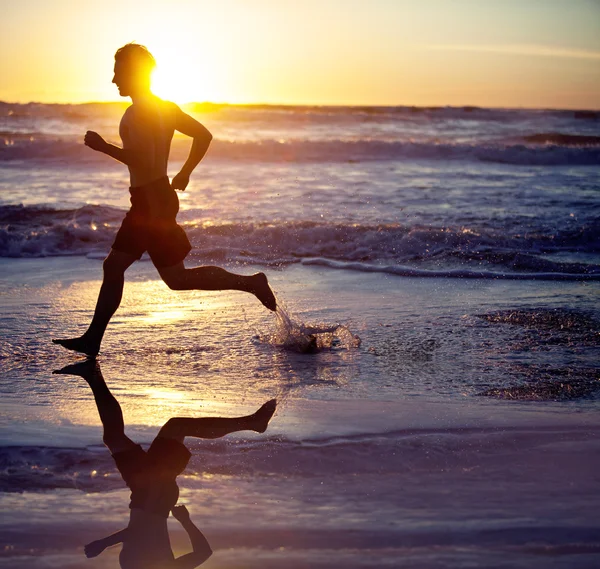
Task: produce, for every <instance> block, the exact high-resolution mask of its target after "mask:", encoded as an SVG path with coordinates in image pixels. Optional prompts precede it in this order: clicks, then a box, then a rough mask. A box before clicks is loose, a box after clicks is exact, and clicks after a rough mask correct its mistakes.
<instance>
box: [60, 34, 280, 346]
mask: <svg viewBox="0 0 600 569" xmlns="http://www.w3.org/2000/svg"><path fill="white" fill-rule="evenodd" d="M154 66H155V61H154V57H153V56H152V54H151V53H150V52H149V51H148V50H147V49H146V48H145V47H144V46H141V45H138V44H134V43H130V44H127V45H125V46H123V47H122V48H120V49H119V50H117V52H116V54H115V68H114V77H113V83H115V84H116V85H117V87H118V89H119V94H120V95H121V96H123V97H131V100H132V105H131V106H130V107H129V108H128V109H127V110H126V111H125V114H124V115H123V118H122V119H121V124H120V125H119V134H120V136H121V139H122V141H123V148H119V147H117V146H114V145H112V144H109V143H108V142H106V141H105V140H104V139H103V138H102V137H101V136H100V135H99V134H98V133H96V132H93V131H88V132H87V133H86V135H85V139H84V142H85V144H86V146H89V147H90V148H91V149H92V150H96V151H98V152H103V153H104V154H107V155H108V156H111V157H112V158H115V159H116V160H118V161H119V162H122V163H123V164H125V165H127V167H128V168H129V176H130V183H131V187H130V189H129V191H130V193H131V209H130V210H129V212H128V213H127V215H126V216H125V219H124V220H123V223H122V225H121V228H120V229H119V231H118V233H117V236H116V238H115V241H114V243H113V245H112V249H111V251H110V253H109V254H108V256H107V257H106V259H105V260H104V265H103V271H104V278H103V281H102V286H101V288H100V294H99V296H98V301H97V303H96V309H95V312H94V317H93V319H92V322H91V324H90V326H89V328H88V329H87V331H86V332H85V333H84V334H83V335H82V336H81V337H79V338H70V339H59V340H52V341H53V342H54V343H55V344H60V345H61V346H63V347H65V348H67V349H69V350H75V351H77V352H81V353H83V354H86V355H87V356H90V357H95V356H96V355H97V354H98V352H99V351H100V344H101V343H102V338H103V336H104V332H105V331H106V327H107V326H108V323H109V321H110V319H111V318H112V316H113V314H114V313H115V312H116V310H117V308H118V307H119V304H120V303H121V298H122V296H123V286H124V282H125V271H126V270H127V269H128V268H129V267H130V266H131V265H132V264H133V263H134V262H135V261H136V260H138V259H139V258H140V257H141V256H142V254H143V253H144V251H148V253H149V255H150V258H151V259H152V262H153V263H154V266H155V267H156V268H157V270H158V272H159V274H160V276H161V277H162V279H163V281H164V282H165V283H166V284H167V286H168V287H169V288H171V289H173V290H240V291H245V292H249V293H252V294H254V295H255V296H256V297H257V298H258V299H259V300H260V301H261V302H262V303H263V304H264V305H265V306H266V307H267V308H268V309H269V310H275V309H276V308H277V304H276V300H275V296H274V295H273V292H272V291H271V288H270V287H269V284H268V281H267V277H266V276H265V275H264V273H256V274H254V275H249V276H244V275H237V274H234V273H230V272H228V271H226V270H225V269H222V268H220V267H212V266H205V267H196V268H193V269H186V268H185V265H184V259H185V257H186V256H187V254H188V253H189V252H190V250H191V248H192V247H191V245H190V242H189V240H188V238H187V236H186V234H185V232H184V230H183V229H182V228H181V227H180V226H179V225H178V224H177V221H176V219H175V218H176V215H177V212H178V211H179V199H178V198H177V194H176V193H175V190H180V191H184V190H185V189H186V187H187V185H188V183H189V180H190V174H191V173H192V171H193V170H194V168H195V167H196V166H197V165H198V163H199V162H200V160H202V158H203V157H204V155H205V154H206V151H207V150H208V147H209V145H210V141H211V140H212V135H211V134H210V132H209V131H208V130H207V129H206V128H205V127H204V126H203V125H202V124H200V123H199V122H198V121H196V120H195V119H194V118H192V117H191V116H189V115H187V114H186V113H184V112H183V111H182V110H181V109H180V108H179V107H178V106H177V105H176V104H174V103H171V102H168V101H163V100H161V99H159V98H158V97H157V96H155V95H154V94H153V93H152V91H151V90H150V76H151V73H152V70H153V69H154ZM176 130H177V131H178V132H182V133H183V134H185V135H187V136H190V137H192V138H193V144H192V148H191V150H190V154H189V156H188V159H187V160H186V162H185V164H184V165H183V167H182V168H181V171H180V172H179V173H178V174H177V175H176V176H175V177H174V178H173V181H172V182H169V178H168V177H167V162H168V159H169V151H170V148H171V140H172V138H173V134H174V131H176Z"/></svg>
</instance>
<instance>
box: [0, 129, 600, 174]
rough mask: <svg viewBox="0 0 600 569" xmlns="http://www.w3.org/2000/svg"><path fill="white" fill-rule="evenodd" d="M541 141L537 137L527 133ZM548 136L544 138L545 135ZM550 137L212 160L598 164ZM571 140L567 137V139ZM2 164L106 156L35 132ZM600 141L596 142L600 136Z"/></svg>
mask: <svg viewBox="0 0 600 569" xmlns="http://www.w3.org/2000/svg"><path fill="white" fill-rule="evenodd" d="M531 136H534V137H539V136H541V135H531ZM544 136H548V135H544ZM553 136H555V139H554V142H553V141H552V140H553V139H548V140H547V142H548V144H544V145H541V144H539V142H540V140H538V139H535V141H533V142H535V144H534V143H533V142H531V141H530V142H531V144H500V143H479V144H467V143H448V142H436V141H434V142H414V141H410V140H408V141H385V140H377V139H373V140H369V139H362V140H314V141H313V140H294V139H287V140H259V141H244V140H242V141H229V140H218V139H216V140H214V141H213V143H212V145H211V148H210V151H209V155H210V159H211V160H212V159H221V160H236V161H239V160H244V161H246V160H248V161H253V162H290V163H299V162H300V163H305V162H361V161H392V160H394V161H396V160H397V161H402V160H467V161H480V162H497V163H503V164H514V165H522V166H527V165H534V166H536V165H537V166H560V165H573V166H578V165H579V166H586V165H590V166H591V165H597V164H598V163H600V148H599V147H598V146H600V145H599V144H598V143H597V142H593V143H591V142H589V140H592V139H593V140H596V139H597V138H598V137H594V136H579V137H576V139H577V140H579V141H580V142H579V143H575V142H574V140H575V138H572V137H571V138H568V139H567V138H565V137H566V136H567V135H560V136H561V137H563V138H562V139H561V140H563V142H562V143H560V144H559V143H557V141H558V139H556V135H553ZM570 136H571V135H570ZM3 138H4V141H3V142H4V144H1V143H0V162H7V161H24V160H41V161H59V162H62V161H67V160H76V161H77V162H78V163H100V162H102V161H104V160H105V157H104V156H102V155H101V154H100V153H97V152H91V151H90V150H89V149H88V148H86V147H85V146H84V145H83V143H82V141H81V140H80V138H81V137H74V136H73V137H63V138H51V137H48V136H42V135H39V134H31V135H27V136H25V135H8V134H5V135H4V137H3ZM583 140H588V142H587V143H583V142H581V141H583ZM599 140H600V138H599ZM188 151H189V144H188V143H187V141H185V140H178V139H175V140H174V141H173V146H172V152H171V157H172V159H174V160H184V159H185V158H186V156H187V153H188Z"/></svg>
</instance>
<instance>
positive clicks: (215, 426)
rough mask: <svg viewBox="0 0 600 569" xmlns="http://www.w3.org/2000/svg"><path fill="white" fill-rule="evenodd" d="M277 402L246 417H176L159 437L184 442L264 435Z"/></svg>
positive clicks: (163, 428)
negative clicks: (251, 433) (240, 434)
mask: <svg viewBox="0 0 600 569" xmlns="http://www.w3.org/2000/svg"><path fill="white" fill-rule="evenodd" d="M276 408H277V401H276V400H275V399H271V400H270V401H267V402H266V403H265V404H264V405H263V406H262V407H261V408H260V409H259V410H258V411H256V413H253V414H252V415H246V416H244V417H235V418H223V417H200V418H187V417H174V418H172V419H169V420H168V421H167V422H166V423H165V425H164V426H163V427H162V429H161V430H160V432H159V433H158V436H159V437H164V438H168V439H175V440H178V441H179V442H183V439H184V438H185V437H197V438H200V439H219V438H221V437H224V436H225V435H229V434H230V433H237V432H239V431H254V432H256V433H264V432H265V431H266V430H267V426H268V424H269V421H270V420H271V418H272V417H273V414H274V413H275V409H276Z"/></svg>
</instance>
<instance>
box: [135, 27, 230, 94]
mask: <svg viewBox="0 0 600 569" xmlns="http://www.w3.org/2000/svg"><path fill="white" fill-rule="evenodd" d="M159 27H160V26H159ZM149 37H151V38H152V40H151V41H150V42H148V44H147V45H146V47H147V48H148V49H149V50H150V52H151V53H152V54H153V55H154V57H155V59H156V69H155V70H154V73H153V76H152V90H153V92H154V93H155V94H156V95H158V96H159V97H161V98H163V99H167V100H171V101H174V102H175V103H178V104H184V103H191V102H202V101H225V100H226V99H227V89H226V86H227V85H226V83H227V80H226V78H227V76H228V74H229V71H228V66H227V63H226V57H225V56H226V54H224V53H223V52H222V51H216V50H211V49H210V48H209V46H210V44H211V37H210V35H207V34H206V33H203V35H202V37H201V38H198V37H197V35H196V34H193V33H191V32H190V31H186V30H181V26H179V28H178V29H177V30H173V31H171V32H169V31H165V30H164V29H157V31H156V33H154V34H149Z"/></svg>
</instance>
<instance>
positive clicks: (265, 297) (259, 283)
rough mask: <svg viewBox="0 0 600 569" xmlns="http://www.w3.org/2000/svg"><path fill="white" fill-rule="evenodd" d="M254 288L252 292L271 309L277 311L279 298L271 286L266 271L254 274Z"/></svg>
mask: <svg viewBox="0 0 600 569" xmlns="http://www.w3.org/2000/svg"><path fill="white" fill-rule="evenodd" d="M252 279H253V288H252V291H251V292H252V293H253V294H254V295H255V296H256V298H258V300H260V301H261V302H262V303H263V304H264V305H265V306H266V307H267V308H268V309H269V310H272V311H273V312H275V310H277V300H276V299H275V295H274V294H273V291H272V290H271V287H270V286H269V281H268V280H267V276H266V275H265V273H256V274H255V275H252Z"/></svg>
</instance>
